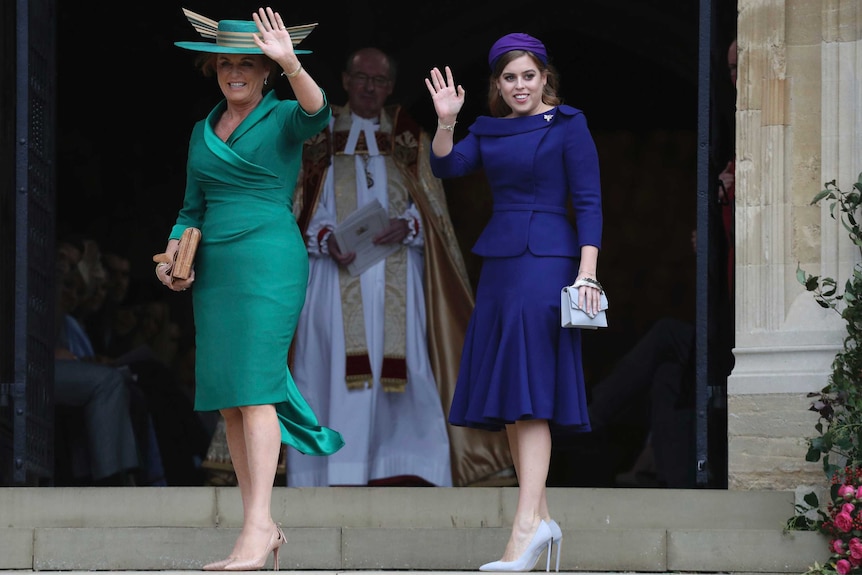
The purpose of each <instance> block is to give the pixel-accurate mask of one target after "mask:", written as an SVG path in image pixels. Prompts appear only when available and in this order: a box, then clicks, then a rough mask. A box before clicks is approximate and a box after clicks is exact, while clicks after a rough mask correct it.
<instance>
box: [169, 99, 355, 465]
mask: <svg viewBox="0 0 862 575" xmlns="http://www.w3.org/2000/svg"><path fill="white" fill-rule="evenodd" d="M226 106H227V103H226V102H225V101H222V102H220V103H219V104H218V105H217V106H216V107H215V108H213V110H212V112H210V114H209V115H208V116H207V118H206V119H204V120H201V121H200V122H198V123H197V124H195V127H194V129H193V131H192V135H191V139H190V142H189V154H188V165H187V168H186V172H187V173H186V192H185V199H184V201H183V207H182V209H181V210H180V212H179V216H178V217H177V222H176V225H175V226H174V227H173V229H172V230H171V234H170V238H172V239H174V238H179V237H180V235H181V234H182V232H183V230H184V229H185V228H186V227H188V226H195V227H198V228H200V229H201V235H202V238H201V243H200V245H199V247H198V251H197V255H196V258H195V282H194V284H193V286H192V298H193V302H194V321H195V345H196V355H195V409H197V410H200V411H212V410H218V409H223V408H228V407H237V406H241V405H264V404H274V405H275V408H276V411H277V413H278V418H279V422H280V425H281V439H282V442H283V443H287V444H288V445H291V446H293V447H295V448H296V449H298V450H299V451H300V452H302V453H305V454H311V455H329V454H332V453H334V452H336V451H337V450H338V449H340V448H341V446H342V445H344V441H343V439H342V437H341V435H340V434H339V433H338V432H336V431H333V430H332V429H329V428H327V427H323V426H321V425H319V424H318V421H317V417H316V416H315V414H314V412H313V411H312V409H311V407H310V406H309V405H308V403H307V402H306V401H305V399H304V398H303V397H302V395H301V394H300V393H299V391H298V390H297V388H296V384H295V383H294V381H293V377H292V376H291V374H290V371H289V369H288V367H287V354H288V350H289V348H290V344H291V341H292V339H293V336H294V333H295V331H296V324H297V321H298V319H299V313H300V311H301V310H302V306H303V304H304V303H305V290H306V283H307V280H308V252H307V251H306V248H305V244H304V241H303V238H302V235H301V234H300V231H299V228H298V226H297V224H296V219H295V218H294V216H293V211H292V203H293V200H292V198H293V189H294V186H295V184H296V180H297V176H298V173H299V167H300V160H301V152H302V142H303V141H304V140H305V139H306V138H309V137H311V136H313V135H314V134H317V133H318V132H320V131H321V130H322V129H323V128H324V127H325V126H326V125H327V122H328V121H329V117H330V114H331V111H330V108H329V105H328V104H327V105H326V106H324V108H323V109H322V110H321V111H319V112H317V113H316V114H314V115H308V114H307V113H305V112H304V111H303V110H302V108H300V107H299V104H298V103H297V102H296V101H294V100H279V99H278V98H277V97H276V95H275V93H273V92H269V93H267V94H266V95H265V96H264V98H263V100H261V102H260V104H259V105H258V106H257V108H255V110H254V111H252V112H251V113H250V114H249V115H248V117H247V118H246V119H245V120H244V121H243V122H242V123H241V124H240V125H239V126H237V128H236V130H234V132H233V134H231V136H230V138H228V140H227V141H226V142H222V141H221V139H220V138H219V137H218V136H217V135H216V134H215V131H214V126H215V124H216V122H217V121H218V119H219V118H220V117H221V114H222V113H223V112H224V110H225V109H226Z"/></svg>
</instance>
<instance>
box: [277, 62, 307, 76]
mask: <svg viewBox="0 0 862 575" xmlns="http://www.w3.org/2000/svg"><path fill="white" fill-rule="evenodd" d="M300 72H302V62H300V63H299V68H297V69H296V70H294V71H293V72H285V71H282V72H281V75H282V76H287V77H288V78H296V77H297V76H299V73H300Z"/></svg>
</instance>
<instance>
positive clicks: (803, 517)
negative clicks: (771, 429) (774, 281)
mask: <svg viewBox="0 0 862 575" xmlns="http://www.w3.org/2000/svg"><path fill="white" fill-rule="evenodd" d="M822 201H828V202H830V205H829V213H830V215H831V216H832V218H833V219H835V220H837V221H840V222H841V224H842V226H843V227H844V229H845V230H846V231H847V234H848V235H849V237H850V239H851V241H852V242H853V244H854V245H855V246H856V247H857V249H859V250H860V256H862V228H860V225H859V222H860V221H862V217H860V205H862V173H860V174H859V177H858V178H857V182H856V183H855V184H854V185H853V189H852V190H851V191H850V192H847V193H845V192H843V191H841V190H840V189H839V188H838V186H837V185H836V183H835V180H832V181H831V182H827V183H826V187H825V189H824V190H823V191H821V192H820V193H818V194H817V195H816V196H814V199H813V200H812V201H811V205H815V204H818V203H819V202H822ZM796 279H797V280H798V281H799V283H800V284H802V285H803V286H805V289H806V290H807V291H809V292H811V293H812V294H813V295H814V300H815V301H816V302H817V303H818V304H819V305H820V306H821V307H823V308H826V309H832V310H835V312H836V313H838V314H840V315H841V317H842V318H843V319H844V321H845V324H846V327H847V335H846V337H845V338H844V342H843V348H842V350H841V351H840V352H838V353H837V354H836V356H835V359H834V361H833V362H832V373H831V374H830V376H829V379H828V382H827V384H826V386H825V387H824V388H823V389H821V390H820V391H819V392H814V393H809V394H808V397H810V398H811V399H812V403H811V407H810V408H809V409H810V410H811V411H815V412H817V414H818V418H817V423H816V424H815V426H814V430H815V432H816V435H813V436H812V437H810V438H808V440H807V441H808V449H807V452H806V454H805V460H806V461H809V462H812V463H814V462H818V461H822V465H823V472H824V474H825V475H826V477H827V478H828V479H829V481H830V483H831V487H830V503H829V504H828V506H827V511H828V512H829V513H827V512H826V511H824V509H823V508H822V507H821V504H820V501H818V498H817V496H816V494H814V493H809V494H807V495H806V496H805V497H804V498H803V503H801V504H797V505H796V509H795V512H796V515H795V516H794V517H791V518H790V519H789V520H788V521H787V524H786V527H785V528H786V529H796V530H814V531H820V532H821V533H826V534H829V535H830V536H833V537H834V536H835V533H836V529H835V527H834V517H833V516H834V514H835V513H836V512H837V511H838V510H839V509H840V507H838V506H837V503H836V502H840V497H839V495H838V489H839V487H840V483H841V481H842V478H846V477H850V476H856V477H857V478H858V477H859V476H860V474H862V471H860V469H862V345H860V344H862V305H860V304H862V267H860V265H859V264H856V265H855V266H854V269H853V273H852V274H851V277H850V278H849V279H848V280H847V281H846V283H845V284H844V291H843V292H839V289H838V282H837V281H836V280H835V279H833V278H830V277H820V276H814V275H810V274H808V273H807V272H806V271H805V270H803V269H802V268H801V266H797V269H796ZM837 557H838V555H836V554H835V553H834V552H833V554H832V556H831V557H830V558H829V559H828V560H827V561H826V562H825V563H823V564H820V563H816V562H815V563H814V565H813V566H812V567H810V568H809V570H808V571H807V572H806V573H805V574H803V575H832V574H836V575H841V574H842V573H846V574H847V575H856V574H857V573H858V572H859V567H858V566H856V565H853V566H851V567H849V568H848V565H850V564H849V563H847V562H846V561H844V562H842V564H841V565H839V564H838V560H837Z"/></svg>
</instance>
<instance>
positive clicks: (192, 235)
mask: <svg viewBox="0 0 862 575" xmlns="http://www.w3.org/2000/svg"><path fill="white" fill-rule="evenodd" d="M200 242H201V231H200V230H199V229H198V228H192V227H189V228H186V229H185V231H184V232H183V235H182V236H180V244H179V247H178V248H177V252H176V253H175V254H174V259H173V261H171V258H169V257H168V255H167V254H164V253H162V254H156V255H154V256H153V261H154V262H160V263H162V262H163V263H167V264H169V265H170V269H169V270H168V273H169V274H170V275H171V279H179V280H186V279H189V276H190V275H191V273H192V267H194V264H195V253H196V252H197V249H198V244H200Z"/></svg>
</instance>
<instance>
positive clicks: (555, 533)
mask: <svg viewBox="0 0 862 575" xmlns="http://www.w3.org/2000/svg"><path fill="white" fill-rule="evenodd" d="M548 527H550V529H551V549H550V551H549V552H548V562H547V564H546V565H545V571H550V570H551V553H553V552H554V546H556V547H557V573H559V572H560V552H561V551H562V550H563V530H562V529H560V526H559V525H557V522H556V521H554V520H553V519H551V520H550V521H548Z"/></svg>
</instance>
